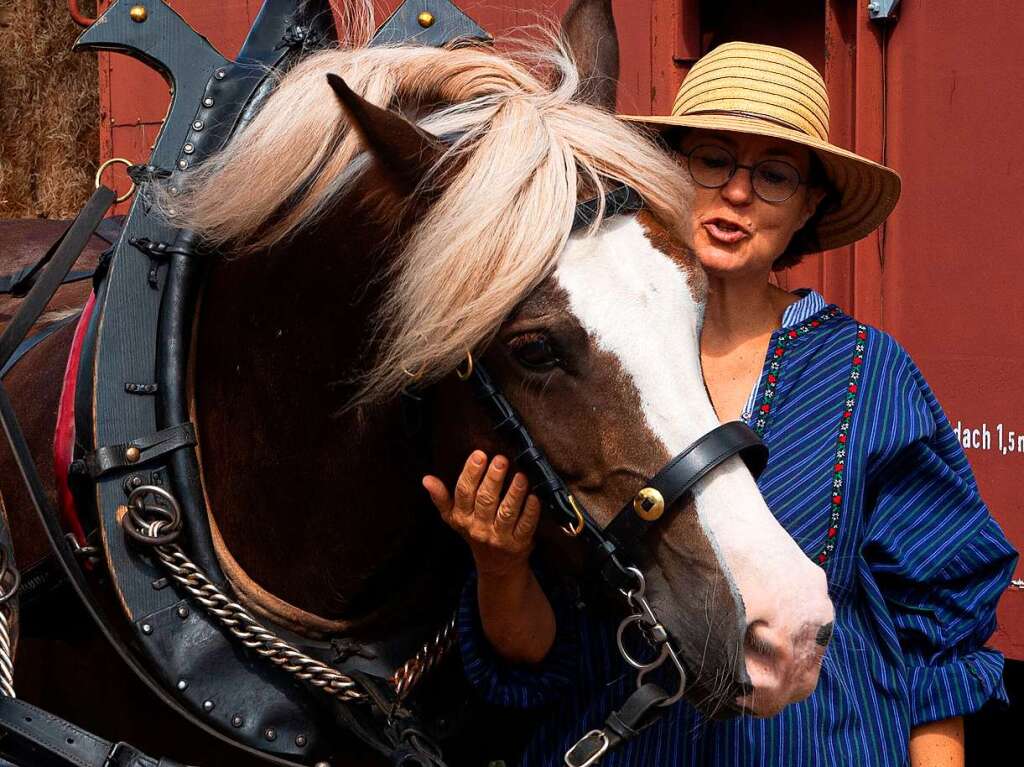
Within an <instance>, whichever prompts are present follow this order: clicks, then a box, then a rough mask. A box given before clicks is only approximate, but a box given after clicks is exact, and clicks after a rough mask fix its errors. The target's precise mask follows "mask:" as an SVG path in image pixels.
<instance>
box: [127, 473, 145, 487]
mask: <svg viewBox="0 0 1024 767" xmlns="http://www.w3.org/2000/svg"><path fill="white" fill-rule="evenodd" d="M128 484H130V485H131V486H132V487H141V486H142V477H140V476H139V475H138V474H133V475H132V478H131V479H130V480H128Z"/></svg>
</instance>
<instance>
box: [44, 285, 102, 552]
mask: <svg viewBox="0 0 1024 767" xmlns="http://www.w3.org/2000/svg"><path fill="white" fill-rule="evenodd" d="M95 305H96V294H95V293H90V294H89V300H88V301H87V302H86V304H85V308H84V309H83V310H82V316H81V317H80V318H79V320H78V325H77V326H76V327H75V338H74V340H73V341H72V342H71V351H70V353H69V354H68V364H67V367H65V368H64V385H63V387H61V390H60V405H58V407H57V428H56V430H55V431H54V433H53V469H54V474H55V475H56V478H57V502H58V503H59V505H60V516H61V519H62V520H63V521H64V529H65V530H67V531H69V532H70V533H71V534H72V535H74V536H75V539H76V540H77V541H78V544H79V545H80V546H84V545H85V531H84V530H83V529H82V523H81V521H79V519H78V510H77V509H76V508H75V497H74V496H73V495H72V494H71V488H70V487H69V486H68V467H69V466H71V461H73V460H74V446H75V383H76V381H77V380H78V365H79V363H80V362H81V360H82V342H83V341H84V339H85V331H86V328H88V327H89V318H90V317H91V316H92V312H93V307H94V306H95Z"/></svg>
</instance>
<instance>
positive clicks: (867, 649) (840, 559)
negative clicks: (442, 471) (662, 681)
mask: <svg viewBox="0 0 1024 767" xmlns="http://www.w3.org/2000/svg"><path fill="white" fill-rule="evenodd" d="M627 119H632V120H636V121H639V122H641V123H644V124H647V125H653V126H655V127H657V128H658V129H660V130H662V131H663V133H662V136H663V138H664V140H665V141H666V142H668V143H669V144H670V145H671V147H672V148H673V149H675V150H676V151H678V153H679V157H680V162H681V164H682V165H683V167H684V168H685V169H686V171H688V172H689V173H690V175H691V176H692V178H693V181H694V186H695V201H694V219H693V247H694V249H695V251H696V254H697V256H698V257H699V259H700V261H701V263H702V264H703V266H704V268H705V270H706V271H707V273H708V277H709V281H710V289H709V298H708V304H707V309H706V317H705V324H704V330H703V334H702V338H701V356H702V363H703V367H704V374H705V379H706V381H707V386H708V391H709V393H710V395H711V398H712V402H713V404H714V406H715V409H716V412H717V413H718V415H719V417H720V418H721V420H723V421H726V420H734V419H738V418H742V419H744V420H746V421H747V422H748V423H749V424H750V425H751V426H752V427H753V428H754V429H755V430H756V431H758V432H759V433H760V434H761V435H762V436H763V438H764V440H765V442H766V443H767V444H768V445H769V447H770V449H771V454H772V459H771V461H770V462H769V465H768V468H767V470H766V471H765V473H764V474H763V475H762V477H761V478H760V480H759V487H760V489H761V491H762V493H763V494H764V496H765V499H766V500H767V502H768V505H769V507H770V508H771V509H772V510H773V512H774V513H775V514H776V516H777V517H778V518H779V520H780V522H781V523H782V524H783V526H784V527H786V529H787V530H788V531H789V532H790V534H791V535H792V536H793V537H794V539H795V540H796V541H797V543H798V544H800V545H801V547H802V548H803V549H804V551H805V552H806V553H807V555H808V556H810V557H812V558H813V559H814V560H815V561H817V562H818V563H819V564H820V565H821V566H822V567H823V568H825V570H826V573H827V576H828V579H829V584H830V594H831V597H832V599H833V602H834V604H835V608H836V621H835V635H834V637H833V640H832V643H831V645H830V647H829V650H828V654H827V655H826V658H825V665H824V666H823V669H822V674H821V679H820V682H819V684H818V687H817V689H816V690H815V692H814V693H813V694H812V695H811V696H810V697H809V698H808V699H807V700H805V701H803V702H801V703H798V704H795V705H792V706H790V707H788V708H786V709H785V710H784V711H783V712H782V713H781V714H779V715H778V716H775V717H772V718H770V719H751V718H742V719H734V720H729V721H721V722H713V721H710V720H707V719H705V718H704V717H702V716H701V715H700V714H698V713H697V712H696V711H695V710H694V709H693V708H691V707H689V706H687V705H685V704H678V705H676V706H675V707H673V708H672V709H671V710H670V711H669V712H668V714H667V715H666V716H664V717H663V718H662V719H661V720H660V721H659V722H658V723H657V724H655V725H654V726H652V727H650V728H649V729H648V730H645V731H644V732H642V733H641V734H640V735H639V736H638V737H637V738H636V739H634V740H633V741H630V742H629V743H627V744H626V746H625V747H624V748H623V749H622V750H620V751H619V752H617V753H615V754H611V755H609V756H608V757H606V759H605V760H604V761H603V762H602V764H606V765H611V764H623V765H625V764H630V765H633V764H636V765H640V764H644V765H646V764H658V765H670V764H680V765H703V764H706V765H734V764H752V763H757V764H771V765H788V764H793V765H815V764H830V765H831V764H856V765H903V764H907V763H908V761H909V763H910V764H911V765H912V766H913V767H926V766H927V767H930V766H931V765H940V764H941V765H956V764H962V762H963V725H962V718H961V717H962V716H963V715H964V714H967V713H970V712H973V711H976V710H977V709H979V708H980V707H981V706H982V704H984V703H985V702H986V701H987V700H989V699H992V698H995V699H1001V700H1005V695H1006V694H1005V690H1004V688H1003V685H1002V681H1001V675H1002V657H1001V656H1000V655H999V654H998V653H997V652H995V651H992V650H989V649H986V648H984V647H983V644H984V642H985V641H986V640H987V639H988V637H989V636H990V635H991V633H992V631H993V629H994V627H995V619H994V611H995V604H996V601H997V600H998V598H999V596H1000V594H1001V593H1002V591H1003V589H1004V588H1005V586H1006V584H1007V582H1008V580H1009V577H1010V573H1011V572H1012V567H1013V564H1014V561H1015V559H1016V554H1015V552H1014V551H1013V549H1012V548H1011V547H1010V545H1009V543H1008V542H1007V541H1006V539H1005V537H1004V536H1003V534H1002V532H1001V531H1000V529H999V527H998V525H997V524H996V523H995V522H994V520H992V518H991V517H990V515H989V514H988V512H987V510H986V508H985V506H984V504H983V502H982V501H981V499H980V497H979V495H978V491H977V487H976V485H975V482H974V478H973V476H972V474H971V471H970V467H969V465H968V464H967V461H966V459H965V457H964V455H963V452H962V450H961V449H960V446H959V443H958V442H957V440H956V438H955V436H954V434H953V432H952V431H951V429H950V426H949V423H948V421H947V420H946V418H945V416H944V414H943V413H942V410H941V408H940V407H939V405H938V403H937V402H936V400H935V397H934V396H933V394H932V392H931V390H930V389H929V387H928V385H927V383H926V382H925V381H924V379H923V377H922V376H921V373H920V372H919V371H918V369H917V368H916V367H915V366H914V364H913V362H912V361H911V360H910V358H909V357H908V356H907V354H906V352H905V351H904V350H903V349H902V348H901V347H899V345H898V344H897V343H896V342H895V341H894V340H893V339H892V338H891V337H889V336H887V335H886V334H885V333H882V332H881V331H878V330H875V329H873V328H868V327H866V326H864V325H860V324H858V323H857V322H856V321H855V320H854V319H852V318H850V317H848V316H846V315H845V314H843V313H842V312H841V311H840V310H839V309H838V308H837V307H834V306H826V304H825V301H824V300H823V299H822V297H821V296H820V295H819V294H817V293H815V292H813V291H798V292H797V293H796V294H793V293H787V292H785V291H783V290H781V289H779V288H777V287H775V286H774V285H772V284H771V283H770V282H769V275H770V273H771V271H772V270H773V269H775V270H777V269H781V268H785V267H786V266H789V265H792V264H794V263H796V262H797V261H798V260H799V259H800V257H801V256H803V255H804V254H805V253H809V252H816V251H819V250H827V249H830V248H835V247H839V246H842V245H845V244H848V243H850V242H853V241H855V240H857V239H859V238H861V237H863V236H865V235H866V234H868V233H869V232H871V231H872V230H874V229H875V228H876V227H877V226H878V225H879V224H880V223H881V222H882V221H883V220H884V219H885V217H886V216H887V215H888V214H889V212H890V211H891V210H892V208H893V207H894V206H895V204H896V200H897V198H898V196H899V178H898V176H896V174H895V173H894V172H892V171H891V170H889V169H887V168H884V167H882V166H879V165H877V164H875V163H872V162H870V161H869V160H866V159H864V158H861V157H858V156H857V155H854V154H852V153H850V152H846V151H844V150H842V149H840V148H838V147H835V146H833V145H831V144H829V143H828V140H827V137H828V99H827V93H826V90H825V87H824V83H823V81H822V79H821V76H820V75H819V74H818V72H817V71H816V70H815V69H814V68H813V67H812V66H811V65H810V64H809V63H808V62H807V61H805V60H804V59H802V58H800V57H799V56H797V55H795V54H793V53H791V52H789V51H786V50H783V49H779V48H773V47H769V46H763V45H752V44H746V43H730V44H727V45H723V46H721V47H719V48H717V49H715V50H714V51H712V52H711V53H709V54H708V55H707V56H705V57H704V58H703V59H701V60H700V61H699V62H697V64H696V65H694V67H693V69H692V70H691V72H690V73H689V75H688V76H687V78H686V80H685V81H684V83H683V85H682V87H681V88H680V91H679V94H678V96H677V99H676V104H675V108H674V110H673V114H672V115H670V116H665V117H642V118H627ZM507 471H508V461H507V460H506V459H505V458H503V457H501V456H496V457H495V458H494V459H493V460H492V461H490V464H489V465H488V462H487V456H485V455H484V454H483V453H481V452H479V451H477V452H476V453H474V454H473V455H472V456H470V459H469V461H468V462H467V464H466V467H465V469H464V471H463V474H462V476H461V477H460V479H459V482H458V484H457V488H456V491H455V493H454V498H453V497H452V495H451V494H450V493H449V492H448V491H447V489H446V488H445V486H444V484H443V483H442V482H441V481H440V480H438V479H437V478H436V477H426V478H425V479H424V486H425V487H426V489H427V490H428V492H429V493H430V495H431V497H432V499H433V501H434V503H435V505H436V506H437V507H438V509H439V510H440V511H441V514H442V516H443V517H444V519H445V521H446V522H448V523H449V524H450V525H451V526H452V527H454V528H455V529H456V530H457V531H459V532H460V533H461V534H462V535H463V536H464V537H465V538H466V539H467V540H468V542H469V544H470V546H471V548H472V551H473V555H474V558H475V561H476V564H477V573H478V578H477V581H476V585H475V588H471V589H469V590H467V597H466V600H465V603H464V610H463V626H462V628H463V632H462V650H463V658H464V661H465V664H466V670H467V675H468V676H469V677H470V679H471V680H472V681H473V682H474V684H476V686H477V687H478V689H480V690H481V692H482V693H483V694H484V696H485V697H486V698H487V699H489V700H490V701H492V702H497V703H504V704H509V705H519V706H533V705H543V704H548V703H552V702H554V701H556V700H557V701H559V703H558V705H557V706H552V708H551V711H550V714H549V715H548V716H547V717H546V719H545V721H544V725H543V726H542V727H541V729H540V731H539V732H538V733H537V734H536V735H535V737H534V739H533V740H532V742H531V743H530V745H529V747H528V749H527V753H526V755H525V757H524V763H526V764H561V763H562V754H563V753H564V752H565V751H566V749H567V748H568V747H569V746H571V745H572V743H573V742H575V740H576V739H577V738H578V737H579V736H580V735H582V734H583V732H584V731H585V730H586V729H589V728H590V727H592V726H595V725H596V724H597V723H599V722H601V721H603V719H604V717H605V716H606V715H607V713H608V712H609V711H610V710H611V709H612V707H613V706H614V704H615V703H616V702H619V701H621V700H622V698H623V696H624V694H625V693H626V690H627V686H628V685H631V684H632V676H631V675H626V674H625V673H624V671H623V669H622V668H621V667H620V662H619V661H618V660H617V658H618V655H617V653H616V652H615V651H614V648H613V647H612V646H611V642H610V638H609V632H608V630H607V627H606V626H604V625H597V624H596V622H595V621H594V619H593V618H592V617H591V616H590V615H589V614H588V613H587V612H586V611H581V610H576V609H573V608H572V607H571V606H570V605H569V604H568V603H567V602H564V601H561V600H560V599H559V598H558V597H557V595H556V596H555V597H553V598H551V599H549V597H548V595H547V593H546V592H545V590H544V589H543V588H542V587H541V585H540V584H539V583H538V581H537V578H536V577H535V575H534V573H533V571H532V570H531V568H530V565H529V559H528V557H529V552H530V549H531V546H532V537H533V533H534V531H535V530H536V527H537V520H538V517H539V513H540V505H539V503H538V502H537V499H536V498H535V497H534V496H532V495H529V494H528V488H527V483H526V480H525V478H524V477H523V476H522V475H516V476H515V477H514V478H513V480H512V482H511V483H510V485H509V489H508V491H507V493H506V494H505V495H504V497H502V495H501V490H502V487H503V483H504V480H505V477H506V474H507ZM581 728H582V729H581Z"/></svg>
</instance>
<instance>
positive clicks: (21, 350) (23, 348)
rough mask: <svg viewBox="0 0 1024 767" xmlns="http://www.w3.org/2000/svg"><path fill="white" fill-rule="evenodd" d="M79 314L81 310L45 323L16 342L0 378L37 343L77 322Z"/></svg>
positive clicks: (0, 370) (1, 370) (1, 369)
mask: <svg viewBox="0 0 1024 767" xmlns="http://www.w3.org/2000/svg"><path fill="white" fill-rule="evenodd" d="M81 316H82V314H81V312H79V313H77V314H73V315H72V316H70V317H65V318H64V319H62V320H58V321H57V322H54V323H53V324H51V325H47V326H46V327H45V328H43V329H42V330H40V331H39V332H38V333H36V334H35V335H34V336H32V337H31V338H26V339H25V340H24V341H22V342H21V343H20V344H18V348H17V349H15V350H14V354H12V355H11V358H10V359H9V360H7V362H6V363H4V365H3V367H2V368H0V378H3V377H4V376H6V375H7V374H8V373H10V372H11V369H12V368H13V367H14V366H15V365H17V364H18V361H19V360H20V359H21V358H22V357H24V356H25V355H26V354H28V353H29V352H30V351H32V350H33V349H34V348H35V347H37V346H38V345H39V344H41V343H42V342H43V341H45V340H46V339H47V338H49V337H50V336H52V335H53V334H54V333H56V332H57V331H58V330H60V329H61V328H63V327H65V326H67V325H70V324H72V323H75V322H78V320H79V318H80V317H81Z"/></svg>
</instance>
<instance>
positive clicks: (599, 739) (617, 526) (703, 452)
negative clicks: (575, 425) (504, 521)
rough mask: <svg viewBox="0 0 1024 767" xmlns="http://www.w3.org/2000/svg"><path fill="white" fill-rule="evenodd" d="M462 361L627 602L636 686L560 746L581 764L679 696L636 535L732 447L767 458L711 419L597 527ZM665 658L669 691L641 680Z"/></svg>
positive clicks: (755, 440)
mask: <svg viewBox="0 0 1024 767" xmlns="http://www.w3.org/2000/svg"><path fill="white" fill-rule="evenodd" d="M600 208H601V198H600V197H598V198H594V199H591V200H587V201H585V202H582V203H580V204H579V205H578V206H577V209H576V216H575V219H574V222H573V230H574V231H575V230H578V229H582V228H584V227H588V226H591V225H592V224H593V223H594V221H595V220H596V217H597V216H598V215H599V210H600ZM642 208H643V201H642V199H641V198H640V196H639V194H638V193H637V192H636V191H635V190H633V189H631V188H630V187H628V186H625V185H619V186H615V187H613V188H612V189H611V190H610V191H609V192H607V193H606V194H605V195H604V216H605V217H608V216H613V215H618V214H625V213H634V212H636V211H638V210H640V209H642ZM469 361H470V364H468V365H467V367H466V370H464V371H461V370H460V371H459V377H460V378H461V379H463V380H465V381H468V382H469V383H470V384H471V385H472V387H473V390H474V393H475V396H476V398H477V400H478V401H479V402H480V403H481V405H482V406H483V407H484V409H485V410H486V411H487V412H488V414H489V415H490V418H491V422H492V424H493V428H494V431H495V432H497V433H498V434H499V435H500V436H501V437H502V438H503V439H504V440H505V442H506V443H507V444H509V445H511V446H512V448H513V450H514V453H513V458H514V460H515V463H516V465H517V466H518V467H519V469H521V470H522V471H523V472H524V473H525V474H526V475H527V477H529V479H530V484H531V487H532V491H533V492H534V493H535V494H536V495H537V496H538V498H540V500H541V501H542V502H543V503H544V504H545V506H546V507H547V508H549V509H551V510H552V511H553V512H554V513H555V514H556V515H557V516H559V517H560V518H561V519H562V520H563V521H564V523H565V525H564V527H563V528H562V529H563V531H564V532H565V533H566V534H567V535H569V536H570V537H573V538H576V539H578V540H579V541H580V542H581V543H582V544H583V546H584V547H585V549H586V550H587V551H588V553H589V555H590V559H591V561H592V562H593V566H594V567H595V568H596V569H597V570H598V571H599V572H600V574H601V578H602V579H603V581H604V583H605V584H606V585H607V586H608V587H609V588H610V589H612V591H613V592H616V593H618V594H620V595H622V596H623V597H625V599H626V603H627V606H628V608H629V610H630V613H629V615H628V616H627V617H626V618H625V619H624V620H623V621H622V622H621V623H620V624H619V629H618V632H617V640H618V641H617V644H618V648H619V652H620V654H621V655H622V657H623V660H625V661H626V663H628V664H629V665H630V666H632V667H633V668H634V669H636V670H637V680H636V682H637V689H636V691H635V692H634V693H633V694H632V695H631V696H630V697H629V698H628V699H627V701H626V702H625V704H624V705H623V706H622V707H621V708H620V709H619V710H618V711H616V712H614V713H613V714H612V715H611V716H610V717H609V719H608V721H607V722H606V723H605V726H604V727H603V728H599V729H594V730H591V731H590V732H588V733H587V734H586V735H585V736H584V737H583V738H582V739H580V740H579V741H578V742H577V743H576V744H575V745H574V746H573V747H572V748H571V749H570V750H569V752H568V753H567V754H566V755H565V763H566V765H569V767H589V766H590V765H595V764H597V762H598V761H599V760H600V758H601V757H602V756H603V755H604V754H605V753H606V752H607V751H608V750H609V749H611V748H613V747H615V746H616V745H618V744H619V743H621V742H622V741H624V740H626V739H628V738H629V737H632V736H633V735H635V734H636V733H637V732H638V731H639V730H640V729H642V728H643V727H645V726H648V725H649V724H651V723H652V722H653V721H654V720H655V719H656V718H657V715H658V712H659V711H660V710H662V709H664V708H665V707H666V706H669V705H671V704H672V703H675V702H676V701H678V700H679V699H680V698H682V697H683V694H684V693H685V690H686V682H687V678H686V670H685V667H684V665H683V662H682V660H681V659H680V658H679V656H678V654H677V652H676V650H675V649H674V648H673V647H672V644H671V637H670V636H669V634H668V631H667V630H666V629H665V627H664V626H663V625H662V623H661V621H660V620H659V619H658V617H657V615H656V614H655V612H654V610H653V608H652V607H651V605H650V603H649V602H648V601H647V599H646V596H645V592H646V580H645V578H644V576H643V571H642V570H641V569H640V568H639V567H637V566H636V565H635V564H634V562H636V561H637V555H638V550H639V548H640V545H641V541H642V539H643V538H644V536H645V535H646V533H647V532H648V531H649V530H650V529H651V528H652V527H654V526H655V525H656V524H657V522H658V520H659V519H660V518H661V517H662V515H663V514H664V512H665V510H666V509H668V508H669V507H671V506H672V504H673V503H675V502H677V501H678V500H679V499H681V498H682V497H683V496H685V495H686V494H687V493H689V492H690V491H691V490H692V489H693V487H694V486H695V485H696V484H697V483H698V482H699V481H700V480H701V479H703V478H704V477H705V476H707V474H708V473H709V472H711V471H712V470H713V469H714V468H715V467H717V466H719V465H721V464H722V463H723V462H724V461H726V460H727V459H729V458H731V457H733V456H736V455H738V456H739V457H740V458H741V459H743V462H744V463H745V464H746V466H747V468H748V469H749V470H750V472H751V474H752V475H753V476H754V477H755V479H756V478H757V477H758V476H759V475H760V474H761V472H762V471H763V470H764V468H765V466H766V464H767V463H768V448H767V447H766V446H765V444H764V443H763V442H762V441H761V438H760V437H759V436H758V435H757V433H756V432H754V430H753V429H751V428H750V427H749V426H747V425H746V424H745V423H743V422H741V421H732V422H729V423H724V424H722V425H720V426H717V427H716V428H714V429H712V430H711V431H709V432H708V433H706V434H704V435H703V436H702V437H700V438H699V439H698V440H696V441H695V442H694V443H693V444H692V445H690V446H689V447H687V448H686V449H685V450H683V451H682V452H681V453H679V454H678V455H677V456H675V457H674V458H672V459H671V460H670V461H669V462H668V463H666V464H665V466H664V467H662V469H661V470H660V471H658V472H657V473H656V474H655V475H654V476H653V477H651V478H650V479H649V480H648V481H647V482H646V484H645V485H644V487H642V488H641V489H639V490H638V491H637V493H636V495H635V496H634V497H633V498H632V499H631V500H630V501H628V502H627V503H626V504H625V505H624V506H623V507H622V509H621V510H620V511H619V512H618V514H616V516H615V517H614V518H613V519H612V520H611V522H609V523H608V525H606V526H605V527H601V525H600V524H599V523H598V522H597V521H595V520H594V518H593V517H592V516H591V515H590V514H589V513H588V512H587V510H586V508H585V507H584V506H583V505H582V504H581V503H580V502H579V501H578V500H576V499H575V498H574V497H573V495H572V493H571V492H569V489H568V488H567V487H566V485H565V483H564V482H563V481H562V479H561V477H559V476H558V473H557V472H556V471H555V469H554V468H553V467H552V466H551V464H550V462H549V461H548V459H547V457H546V456H545V455H544V452H543V450H541V448H540V447H539V446H538V445H537V444H536V442H534V440H533V438H532V437H531V436H530V433H529V431H528V430H527V428H526V426H525V425H524V424H523V422H522V420H521V419H520V417H519V415H518V414H517V413H516V411H515V409H514V408H513V407H512V405H511V404H510V403H509V401H508V400H507V399H506V398H505V396H504V394H502V392H501V390H500V389H499V388H498V387H497V386H496V385H495V384H494V381H493V380H492V378H491V376H490V374H489V373H488V372H487V369H486V367H485V366H484V365H483V364H482V363H481V362H480V361H479V360H477V361H474V360H473V359H472V357H470V358H469ZM631 626H635V627H637V628H639V629H640V634H641V635H642V636H643V637H644V639H646V640H647V643H648V644H649V645H650V646H651V647H652V648H653V650H654V659H653V660H651V661H643V660H638V659H636V658H634V657H633V655H632V654H631V653H630V652H629V651H628V650H627V649H626V647H625V644H624V641H623V640H624V634H625V632H626V630H627V629H628V628H630V627H631ZM666 665H667V667H668V668H669V669H670V670H671V671H674V673H675V674H676V675H677V676H678V686H677V688H676V690H675V692H674V693H672V694H669V693H667V692H665V691H664V690H663V689H662V688H661V687H660V686H659V685H657V684H655V683H653V682H648V681H647V677H648V675H649V674H651V673H652V672H653V671H655V670H656V669H658V668H660V667H662V666H666Z"/></svg>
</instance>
